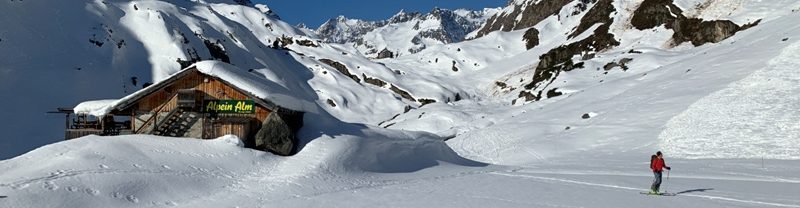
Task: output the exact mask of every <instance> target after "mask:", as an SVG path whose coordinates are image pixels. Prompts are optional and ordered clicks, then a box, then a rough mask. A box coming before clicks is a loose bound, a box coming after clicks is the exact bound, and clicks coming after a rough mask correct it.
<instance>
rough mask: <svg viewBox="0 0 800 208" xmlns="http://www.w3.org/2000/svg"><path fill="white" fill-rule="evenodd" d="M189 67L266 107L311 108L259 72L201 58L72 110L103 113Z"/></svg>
mask: <svg viewBox="0 0 800 208" xmlns="http://www.w3.org/2000/svg"><path fill="white" fill-rule="evenodd" d="M192 70H197V71H198V72H200V73H202V74H206V75H209V76H212V77H216V78H219V79H220V80H221V81H223V82H225V83H227V84H229V85H231V86H233V87H235V88H238V89H239V90H241V91H243V92H244V93H245V94H249V95H250V96H251V97H255V98H259V99H261V101H262V102H258V101H257V103H260V104H262V105H264V106H265V107H267V108H270V109H273V108H275V107H278V106H280V108H286V109H291V110H300V111H307V110H310V109H313V107H311V108H309V107H310V106H313V105H311V103H310V102H309V101H305V100H301V99H297V98H295V97H294V96H291V95H292V92H291V90H290V89H288V88H287V87H285V86H283V85H281V84H278V83H276V82H274V81H272V80H269V79H267V78H266V77H264V76H262V75H260V74H257V73H254V72H251V71H247V70H242V69H240V68H238V67H236V66H233V65H230V64H227V63H224V62H220V61H201V62H197V63H195V64H192V65H191V66H189V67H186V68H185V69H183V70H181V71H180V72H178V73H175V74H173V75H171V76H169V77H167V78H166V79H164V80H161V81H159V82H156V83H154V84H152V85H150V86H148V87H145V88H144V89H141V90H139V91H136V92H134V93H132V94H130V95H128V96H125V97H123V98H121V99H118V100H113V99H109V100H93V101H86V102H82V103H80V104H78V105H77V106H75V108H74V109H73V110H74V111H75V113H76V114H88V115H93V116H98V117H101V116H104V115H106V114H108V113H110V112H111V111H113V110H114V109H117V110H122V109H124V108H127V107H129V106H130V105H132V104H133V103H135V102H136V101H137V100H139V99H140V98H142V97H144V96H146V95H148V94H150V93H151V92H153V91H156V90H158V89H160V88H162V87H164V86H165V85H166V84H168V83H171V82H172V81H175V80H177V79H179V78H181V77H183V76H185V75H187V74H188V72H189V71H192ZM273 110H274V109H273Z"/></svg>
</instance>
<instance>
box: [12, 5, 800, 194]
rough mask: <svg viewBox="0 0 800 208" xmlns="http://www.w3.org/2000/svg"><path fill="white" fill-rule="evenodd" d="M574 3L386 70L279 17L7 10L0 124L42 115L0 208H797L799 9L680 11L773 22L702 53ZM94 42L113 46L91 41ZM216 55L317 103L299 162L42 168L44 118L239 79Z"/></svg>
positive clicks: (136, 151)
mask: <svg viewBox="0 0 800 208" xmlns="http://www.w3.org/2000/svg"><path fill="white" fill-rule="evenodd" d="M542 2H545V1H534V0H515V1H510V2H509V5H508V6H507V7H506V8H504V9H503V10H501V11H500V13H498V14H503V15H505V14H511V13H513V12H514V10H515V9H517V7H518V6H519V5H529V6H530V5H537V3H542ZM551 2H556V1H551ZM558 2H561V3H563V4H564V6H563V7H561V6H559V7H558V8H556V10H557V12H555V13H554V14H552V15H546V16H545V17H544V18H542V19H541V21H538V22H533V23H531V25H530V27H526V28H517V29H518V30H513V31H508V32H505V31H502V30H503V29H499V30H494V31H489V32H486V33H485V34H481V35H480V37H478V38H476V39H474V40H468V41H463V42H458V43H452V44H438V43H437V44H431V45H427V46H426V48H425V49H424V50H421V51H418V52H417V53H414V54H407V55H404V56H400V57H398V58H391V59H380V60H374V59H371V57H366V56H364V55H363V54H362V53H361V52H360V51H361V50H360V49H359V48H357V47H353V46H352V45H347V44H335V43H325V42H324V41H322V40H320V39H317V37H316V34H308V33H307V32H304V31H307V30H304V29H296V28H293V27H291V26H290V25H288V24H286V23H283V22H282V21H280V20H279V19H277V17H276V16H275V14H274V13H273V12H271V11H270V12H266V11H269V10H268V8H267V7H266V6H264V5H261V6H255V7H251V6H249V5H238V4H235V2H233V1H231V2H225V1H219V2H216V1H214V2H212V1H205V2H194V1H191V2H190V1H179V0H162V1H135V2H127V1H105V3H104V2H102V1H87V2H85V3H84V4H75V3H60V2H51V3H41V2H35V1H12V2H8V1H5V2H0V11H2V13H0V17H1V18H0V26H3V27H4V28H13V30H7V29H4V30H1V31H0V39H2V41H0V52H2V54H3V56H2V57H0V74H2V76H0V87H1V88H0V107H3V108H10V107H13V106H17V105H23V106H29V108H31V109H34V110H31V111H21V110H19V111H3V112H2V114H0V117H3V118H17V117H19V118H20V119H15V122H14V123H8V124H6V125H3V126H0V131H2V132H7V133H5V136H3V137H0V142H2V143H1V144H2V150H3V151H4V152H3V154H6V155H4V157H13V156H16V157H14V158H12V159H7V160H3V161H0V170H2V171H3V172H1V173H2V174H0V196H5V197H0V207H800V198H798V194H797V193H800V145H798V144H800V122H799V121H798V119H800V114H798V113H797V112H796V111H797V109H798V108H800V106H798V104H797V103H798V98H797V94H798V93H800V91H799V90H798V87H797V86H798V84H800V83H798V82H800V74H798V73H797V72H796V71H797V69H798V68H800V61H798V58H800V57H798V55H797V54H800V24H798V23H800V22H799V21H798V20H800V3H798V2H796V1H788V0H777V1H769V2H765V1H736V0H727V1H725V0H675V1H674V5H673V6H674V8H680V9H681V10H682V11H683V13H682V15H683V16H686V17H689V18H695V17H697V18H702V19H703V20H704V21H712V20H731V22H733V23H735V24H737V25H738V26H741V25H746V24H748V23H753V22H756V21H757V20H759V19H760V20H761V21H760V22H759V23H758V24H757V25H756V26H754V27H751V28H749V29H745V30H741V31H737V32H736V33H735V35H732V36H729V37H725V38H722V39H720V40H719V42H714V41H712V42H704V43H703V44H694V42H690V41H688V40H686V41H684V42H676V39H675V38H676V36H674V34H677V33H678V32H675V31H678V29H676V27H673V26H672V25H667V24H660V25H657V26H655V27H653V28H650V29H644V30H639V29H636V26H635V25H632V23H631V22H632V19H634V18H633V17H632V16H634V15H635V11H636V10H637V8H639V6H640V5H643V2H646V1H610V0H599V1H558ZM659 2H667V1H659ZM598 5H603V6H607V5H610V6H611V8H613V11H612V12H610V13H608V14H605V13H603V12H605V11H606V10H603V9H594V8H602V7H601V6H598ZM659 8H666V9H673V7H659ZM519 9H533V8H532V7H526V8H523V7H519ZM43 11H44V12H43ZM724 11H730V12H724ZM34 12H36V13H37V14H38V13H39V12H41V13H42V15H44V16H43V17H42V18H31V19H30V20H26V19H25V17H29V16H32V13H34ZM277 12H278V13H279V12H280V11H277ZM668 12H671V13H668V15H673V17H677V16H679V15H676V11H673V10H670V11H668ZM62 14H69V15H63V16H60V15H62ZM528 14H529V13H525V12H521V13H520V16H519V17H513V18H510V19H504V20H503V21H506V20H514V18H516V20H517V21H522V20H526V18H523V16H525V15H528ZM598 14H599V15H598ZM65 17H70V18H65ZM598 17H599V18H598ZM605 17H609V18H610V19H605ZM11 18H14V19H11ZM501 19H502V18H501ZM676 21H677V20H676ZM589 23H591V24H589ZM509 24H511V23H509ZM98 25H99V26H98ZM517 25H520V24H517ZM65 26H69V27H65ZM93 27H99V28H105V27H108V28H110V30H114V32H113V34H112V32H108V31H106V30H109V29H108V28H107V29H99V32H98V31H95V30H93V29H92V28H93ZM531 28H534V29H531ZM604 29H606V30H604ZM17 31H22V32H17ZM531 31H535V33H532V32H531ZM45 34H54V35H45ZM181 34H184V35H181ZM531 34H535V35H536V42H535V43H536V44H535V45H534V46H533V47H528V46H529V45H526V44H529V43H531V42H530V41H529V40H530V35H531ZM605 34H611V35H612V36H613V40H614V41H616V42H617V43H616V44H609V45H592V47H585V48H584V47H570V46H569V45H572V46H575V45H581V44H580V43H583V42H592V43H598V42H603V41H608V42H612V43H613V42H614V41H610V40H608V39H603V38H602V37H605V36H602V35H605ZM93 35H94V36H93ZM98 35H101V36H102V38H98V39H102V42H103V43H104V44H103V45H104V46H96V43H95V42H89V41H90V40H95V41H97V40H98V39H92V38H93V37H98ZM386 35H387V37H392V36H391V33H386ZM473 35H477V33H473ZM288 38H291V39H292V42H293V43H289V44H285V43H284V42H288V41H286V40H288ZM123 39H124V40H125V44H124V45H123V46H122V47H119V48H118V47H117V46H116V45H115V44H112V42H113V43H118V42H121V41H120V40H123ZM205 39H209V40H214V41H211V43H215V44H217V46H218V47H219V46H221V48H224V51H225V53H226V55H227V57H228V59H229V62H231V64H232V65H235V66H237V67H238V68H241V71H242V72H243V73H244V71H245V70H248V69H253V71H256V72H258V74H261V75H263V76H264V80H266V81H265V82H269V83H265V85H273V84H277V85H280V86H284V87H285V86H291V87H286V88H287V89H290V90H292V91H293V93H294V94H292V95H291V96H294V98H296V99H299V100H303V101H306V102H309V103H310V104H304V105H307V106H303V108H302V109H304V110H305V111H307V113H306V114H305V119H304V121H305V123H304V127H303V128H302V129H301V130H300V132H299V135H298V137H299V138H300V141H301V144H300V147H299V148H298V149H299V152H298V153H297V154H296V155H294V156H290V157H280V156H275V155H273V154H270V153H266V152H260V151H255V150H251V149H246V148H243V147H242V145H241V142H240V141H239V139H238V138H235V137H231V136H226V137H221V138H218V139H214V140H196V139H187V138H170V137H157V136H149V135H129V136H117V137H99V136H88V137H84V138H79V139H75V140H70V141H62V142H58V143H54V144H49V145H44V146H42V147H39V148H38V149H35V150H33V151H30V152H27V151H28V149H30V148H32V147H36V146H41V145H42V144H44V143H52V142H55V141H57V140H59V139H60V136H61V135H60V134H61V133H62V132H61V130H62V129H61V125H63V123H61V122H62V120H60V119H62V118H61V117H59V116H49V117H48V116H45V115H43V114H41V112H44V111H48V110H51V109H54V108H55V107H60V106H72V105H73V104H75V103H77V102H79V101H82V100H96V99H103V98H108V97H122V96H124V95H126V93H125V92H126V91H122V90H120V89H117V88H115V87H109V86H120V85H123V84H122V83H126V84H124V85H125V86H126V87H129V88H130V89H133V88H135V87H136V86H133V85H134V84H132V83H130V81H131V80H130V77H131V76H134V75H135V76H137V77H138V79H139V82H140V83H139V84H141V83H143V82H149V81H150V80H151V78H152V79H154V80H158V79H160V78H163V77H164V76H166V75H168V74H171V73H174V72H176V71H177V70H178V69H180V68H181V65H180V64H178V62H176V59H182V60H194V59H203V60H205V59H218V60H220V59H223V58H222V57H221V56H220V54H216V55H215V53H217V52H213V49H211V48H214V47H212V46H207V45H206V44H205V43H204V41H203V40H205ZM526 39H528V40H526ZM112 40H113V41H112ZM184 40H188V43H184ZM217 40H219V41H217ZM275 40H279V42H277V43H276V42H275ZM586 40H594V41H586ZM301 41H303V42H302V43H301ZM34 43H36V44H34ZM39 43H47V44H39ZM276 44H277V45H276ZM109 45H113V46H114V47H109ZM275 46H278V47H277V48H274V47H275ZM595 46H602V47H605V48H603V49H600V48H597V47H595ZM564 48H567V49H575V48H578V49H577V51H569V50H562V49H564ZM560 50H562V51H560ZM14 51H24V52H25V53H14ZM564 51H566V52H564ZM6 54H10V56H6ZM192 54H194V55H192ZM548 54H549V55H548ZM552 54H556V55H552ZM564 54H566V55H564ZM37 57H39V58H37ZM86 57H89V58H86ZM552 57H556V58H552ZM40 59H41V60H40ZM43 60H44V61H43ZM623 60H626V61H623ZM543 62H544V63H543ZM205 63H209V62H205ZM552 63H557V64H552ZM73 65H74V66H79V67H82V68H81V69H80V70H77V69H73V68H69V69H67V70H61V69H53V68H58V67H64V66H67V67H71V66H73ZM575 65H581V66H582V67H574V68H570V67H567V66H575ZM212 68H213V67H212ZM553 69H557V70H553ZM234 70H235V69H234ZM542 70H550V71H549V72H552V74H550V75H552V76H550V77H545V78H542V77H543V76H544V75H543V74H542V73H541V72H542ZM6 75H8V76H6ZM545 75H546V74H545ZM541 80H544V82H540V81H541ZM531 86H532V87H531ZM139 87H141V86H139ZM256 87H257V86H256ZM529 87H530V88H529ZM136 89H138V88H136ZM132 91H133V90H127V93H130V92H132ZM21 92H25V93H26V94H20V93H21ZM537 92H539V93H541V96H536V93H537ZM265 93H267V92H265ZM526 93H527V94H526ZM278 94H284V95H285V94H289V93H287V92H283V91H282V92H278ZM531 95H532V96H531ZM42 100H45V101H46V102H43V101H42ZM24 102H28V103H24ZM105 102H113V101H105ZM101 104H102V103H101ZM35 109H42V110H38V111H36V110H35ZM32 111H33V113H32ZM37 112H39V113H37ZM40 114H41V115H40ZM4 124H5V123H4ZM35 124H38V125H35ZM34 125H35V126H34ZM31 126H34V127H31ZM445 140H446V141H445ZM18 149H19V150H18ZM6 150H9V152H10V153H9V152H6ZM659 150H661V151H663V152H664V154H665V158H666V163H667V165H669V166H671V167H672V170H671V171H670V172H667V173H666V174H665V182H664V185H662V190H664V191H667V192H671V193H676V194H677V195H676V196H663V197H662V196H647V195H642V194H639V192H642V191H646V190H647V189H648V188H649V186H650V183H651V180H652V177H653V175H652V173H651V172H650V170H649V169H648V162H649V161H648V159H649V156H650V155H651V154H654V153H655V152H656V151H659ZM15 151H16V152H15ZM22 152H27V153H25V154H22ZM17 155H19V156H17Z"/></svg>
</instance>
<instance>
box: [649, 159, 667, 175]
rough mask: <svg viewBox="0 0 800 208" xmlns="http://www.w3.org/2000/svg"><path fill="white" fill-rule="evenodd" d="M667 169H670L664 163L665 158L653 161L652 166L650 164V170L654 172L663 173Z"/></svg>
mask: <svg viewBox="0 0 800 208" xmlns="http://www.w3.org/2000/svg"><path fill="white" fill-rule="evenodd" d="M665 167H666V168H667V169H669V166H667V164H665V163H664V159H663V158H661V159H659V158H656V159H655V160H653V162H652V164H650V169H653V172H662V171H664V168H665Z"/></svg>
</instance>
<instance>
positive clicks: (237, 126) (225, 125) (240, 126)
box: [206, 120, 250, 141]
mask: <svg viewBox="0 0 800 208" xmlns="http://www.w3.org/2000/svg"><path fill="white" fill-rule="evenodd" d="M249 130H250V123H249V122H246V121H231V120H227V121H214V122H213V123H212V125H211V132H209V133H211V135H210V137H206V138H208V139H214V138H217V137H221V136H225V135H228V134H233V135H236V136H238V137H239V139H241V140H243V141H244V140H247V137H248V134H249V133H250V131H249Z"/></svg>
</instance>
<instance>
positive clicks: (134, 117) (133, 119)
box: [131, 110, 136, 132]
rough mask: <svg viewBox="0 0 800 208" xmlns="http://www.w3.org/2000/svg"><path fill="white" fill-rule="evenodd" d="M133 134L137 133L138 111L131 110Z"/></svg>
mask: <svg viewBox="0 0 800 208" xmlns="http://www.w3.org/2000/svg"><path fill="white" fill-rule="evenodd" d="M131 132H136V110H131Z"/></svg>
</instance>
